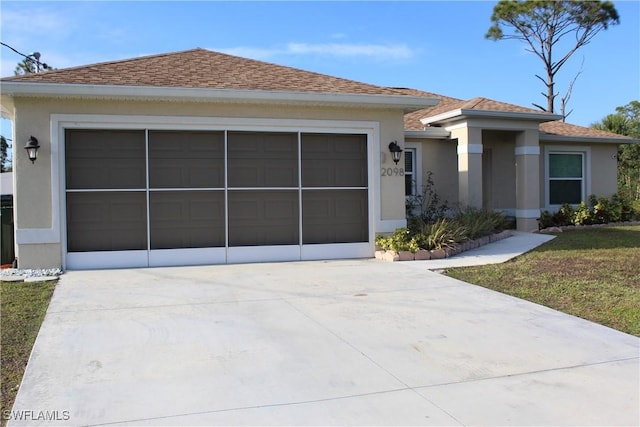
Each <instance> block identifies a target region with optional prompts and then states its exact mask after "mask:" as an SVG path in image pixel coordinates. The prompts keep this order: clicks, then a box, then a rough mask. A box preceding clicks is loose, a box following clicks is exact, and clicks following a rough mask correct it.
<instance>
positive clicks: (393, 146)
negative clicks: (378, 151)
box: [389, 141, 402, 165]
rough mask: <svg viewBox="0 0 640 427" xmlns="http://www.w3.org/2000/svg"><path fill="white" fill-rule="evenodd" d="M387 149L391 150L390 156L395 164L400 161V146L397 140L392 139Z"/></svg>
mask: <svg viewBox="0 0 640 427" xmlns="http://www.w3.org/2000/svg"><path fill="white" fill-rule="evenodd" d="M389 151H390V152H391V158H392V159H393V161H394V163H395V164H396V165H397V164H398V162H399V161H400V155H401V154H402V148H400V146H399V145H398V141H392V142H390V143H389Z"/></svg>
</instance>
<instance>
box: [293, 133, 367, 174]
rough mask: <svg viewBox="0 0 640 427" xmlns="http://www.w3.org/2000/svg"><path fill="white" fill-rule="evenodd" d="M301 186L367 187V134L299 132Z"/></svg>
mask: <svg viewBox="0 0 640 427" xmlns="http://www.w3.org/2000/svg"><path fill="white" fill-rule="evenodd" d="M301 157H302V186H303V187H366V186H367V185H368V173H367V168H368V166H367V137H366V135H334V134H328V135H327V134H302V156H301Z"/></svg>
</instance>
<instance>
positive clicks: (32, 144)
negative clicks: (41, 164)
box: [24, 136, 40, 163]
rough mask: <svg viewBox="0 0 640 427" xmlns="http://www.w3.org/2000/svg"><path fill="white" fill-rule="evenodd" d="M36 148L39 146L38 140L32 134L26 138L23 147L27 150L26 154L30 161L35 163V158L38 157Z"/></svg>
mask: <svg viewBox="0 0 640 427" xmlns="http://www.w3.org/2000/svg"><path fill="white" fill-rule="evenodd" d="M38 148H40V145H39V144H38V140H37V139H36V138H35V137H34V136H30V137H29V139H28V140H27V145H25V146H24V149H25V150H27V155H28V156H29V160H31V163H35V161H36V158H37V157H38Z"/></svg>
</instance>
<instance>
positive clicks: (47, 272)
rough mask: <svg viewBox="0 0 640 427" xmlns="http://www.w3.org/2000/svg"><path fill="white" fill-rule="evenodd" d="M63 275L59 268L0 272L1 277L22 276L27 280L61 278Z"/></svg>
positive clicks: (17, 269) (13, 269)
mask: <svg viewBox="0 0 640 427" xmlns="http://www.w3.org/2000/svg"><path fill="white" fill-rule="evenodd" d="M61 274H62V270H60V269H59V268H27V269H22V268H6V269H4V270H0V277H14V276H20V277H24V278H25V279H26V278H28V277H50V276H59V275H61Z"/></svg>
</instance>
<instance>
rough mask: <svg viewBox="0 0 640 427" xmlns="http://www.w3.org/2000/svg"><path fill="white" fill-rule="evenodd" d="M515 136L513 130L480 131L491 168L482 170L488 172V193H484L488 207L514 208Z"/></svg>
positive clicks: (484, 172)
mask: <svg viewBox="0 0 640 427" xmlns="http://www.w3.org/2000/svg"><path fill="white" fill-rule="evenodd" d="M515 138H516V134H515V132H497V131H484V132H483V133H482V145H483V150H484V155H485V156H486V155H490V156H491V161H490V163H491V168H490V169H491V170H489V171H486V170H483V171H482V172H483V174H490V182H491V186H490V190H489V191H490V193H489V194H485V198H488V200H490V205H489V206H487V207H488V208H489V207H490V208H492V209H515V208H516V179H515V177H516V156H515V151H514V150H515ZM484 191H486V190H484Z"/></svg>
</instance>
